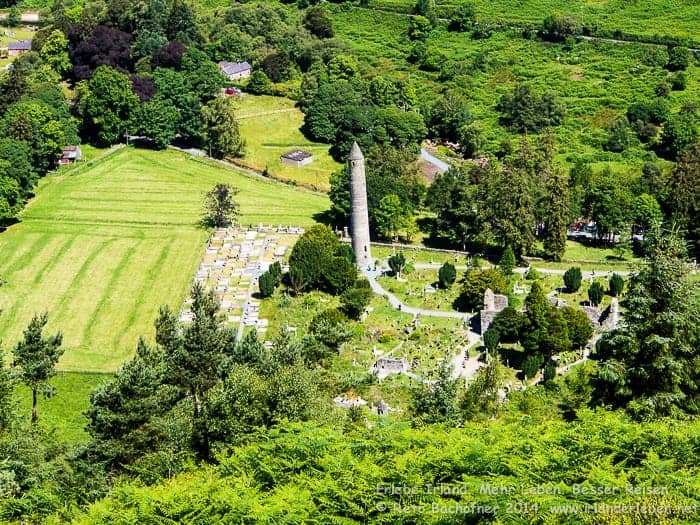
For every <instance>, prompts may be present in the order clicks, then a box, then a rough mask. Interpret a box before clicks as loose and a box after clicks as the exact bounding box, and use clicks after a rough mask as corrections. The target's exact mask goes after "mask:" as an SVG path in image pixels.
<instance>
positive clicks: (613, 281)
mask: <svg viewBox="0 0 700 525" xmlns="http://www.w3.org/2000/svg"><path fill="white" fill-rule="evenodd" d="M624 287H625V280H624V279H623V278H622V276H621V275H620V274H617V273H614V274H612V276H611V277H610V281H608V290H609V291H610V295H612V296H613V297H618V296H620V295H621V294H622V290H623V288H624Z"/></svg>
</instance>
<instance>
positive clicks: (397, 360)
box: [372, 357, 408, 378]
mask: <svg viewBox="0 0 700 525" xmlns="http://www.w3.org/2000/svg"><path fill="white" fill-rule="evenodd" d="M372 368H373V371H374V372H376V373H377V375H378V376H379V377H380V378H382V377H385V376H387V375H389V374H403V373H404V372H406V371H407V370H408V360H407V359H406V358H405V357H380V358H379V359H377V361H376V362H375V363H374V366H373V367H372Z"/></svg>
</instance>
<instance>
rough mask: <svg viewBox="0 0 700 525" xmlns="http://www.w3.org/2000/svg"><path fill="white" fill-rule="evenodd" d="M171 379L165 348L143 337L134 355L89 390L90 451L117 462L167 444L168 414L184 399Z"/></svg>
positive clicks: (114, 464) (110, 462)
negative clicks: (106, 378) (155, 346)
mask: <svg viewBox="0 0 700 525" xmlns="http://www.w3.org/2000/svg"><path fill="white" fill-rule="evenodd" d="M168 379H169V378H168V375H167V370H166V366H165V355H164V352H163V350H162V349H161V348H154V347H149V346H148V345H147V344H146V343H145V342H144V341H143V340H139V343H138V345H137V347H136V355H135V356H134V357H133V358H132V359H131V360H129V361H128V362H127V363H125V364H124V365H123V366H122V367H121V368H120V369H119V371H118V372H117V373H116V374H115V376H114V378H113V379H111V380H110V381H107V382H105V383H103V384H102V385H100V386H98V387H97V388H95V389H94V390H93V391H92V392H91V393H90V406H89V408H88V410H87V411H86V416H87V418H88V424H87V427H86V428H87V431H88V433H89V434H90V438H91V439H90V443H89V444H88V447H87V448H88V450H89V452H90V454H94V455H95V456H96V457H97V458H99V460H100V461H104V462H106V464H107V465H109V466H110V467H112V468H118V467H123V466H124V465H128V464H131V463H133V462H134V461H136V460H137V459H138V458H140V457H142V456H143V455H145V454H148V453H152V452H155V451H157V450H161V449H162V448H164V447H165V446H167V444H168V443H169V441H170V440H169V436H168V432H167V430H166V429H167V426H166V424H165V417H166V414H167V413H168V412H169V411H170V410H171V409H172V408H173V407H174V406H175V404H176V403H177V402H178V401H180V400H181V399H182V393H181V392H180V391H179V390H178V389H177V388H176V387H175V386H173V385H171V384H169V380H168Z"/></svg>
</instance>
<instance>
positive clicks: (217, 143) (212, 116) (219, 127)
mask: <svg viewBox="0 0 700 525" xmlns="http://www.w3.org/2000/svg"><path fill="white" fill-rule="evenodd" d="M202 117H203V118H204V134H203V135H204V139H205V142H206V145H207V147H208V148H209V154H210V155H212V156H214V157H216V158H224V157H238V156H240V155H242V154H243V149H244V148H245V142H244V141H243V138H242V137H241V132H240V130H239V129H238V120H237V119H236V108H235V106H234V101H233V99H232V98H231V97H225V96H218V97H216V98H215V99H213V100H211V101H210V102H208V103H207V104H206V105H205V106H204V107H202Z"/></svg>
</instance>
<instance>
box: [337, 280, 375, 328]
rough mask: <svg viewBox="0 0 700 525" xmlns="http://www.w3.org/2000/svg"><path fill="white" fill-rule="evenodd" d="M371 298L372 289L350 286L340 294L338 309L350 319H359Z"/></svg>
mask: <svg viewBox="0 0 700 525" xmlns="http://www.w3.org/2000/svg"><path fill="white" fill-rule="evenodd" d="M371 299H372V290H371V289H370V288H366V287H359V288H358V287H352V288H348V289H347V290H345V291H344V292H343V293H342V294H341V296H340V309H341V310H342V311H343V313H345V315H347V316H348V317H349V318H350V319H356V320H357V319H359V318H360V316H361V315H362V313H363V312H364V311H365V308H367V305H369V302H370V300H371Z"/></svg>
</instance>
